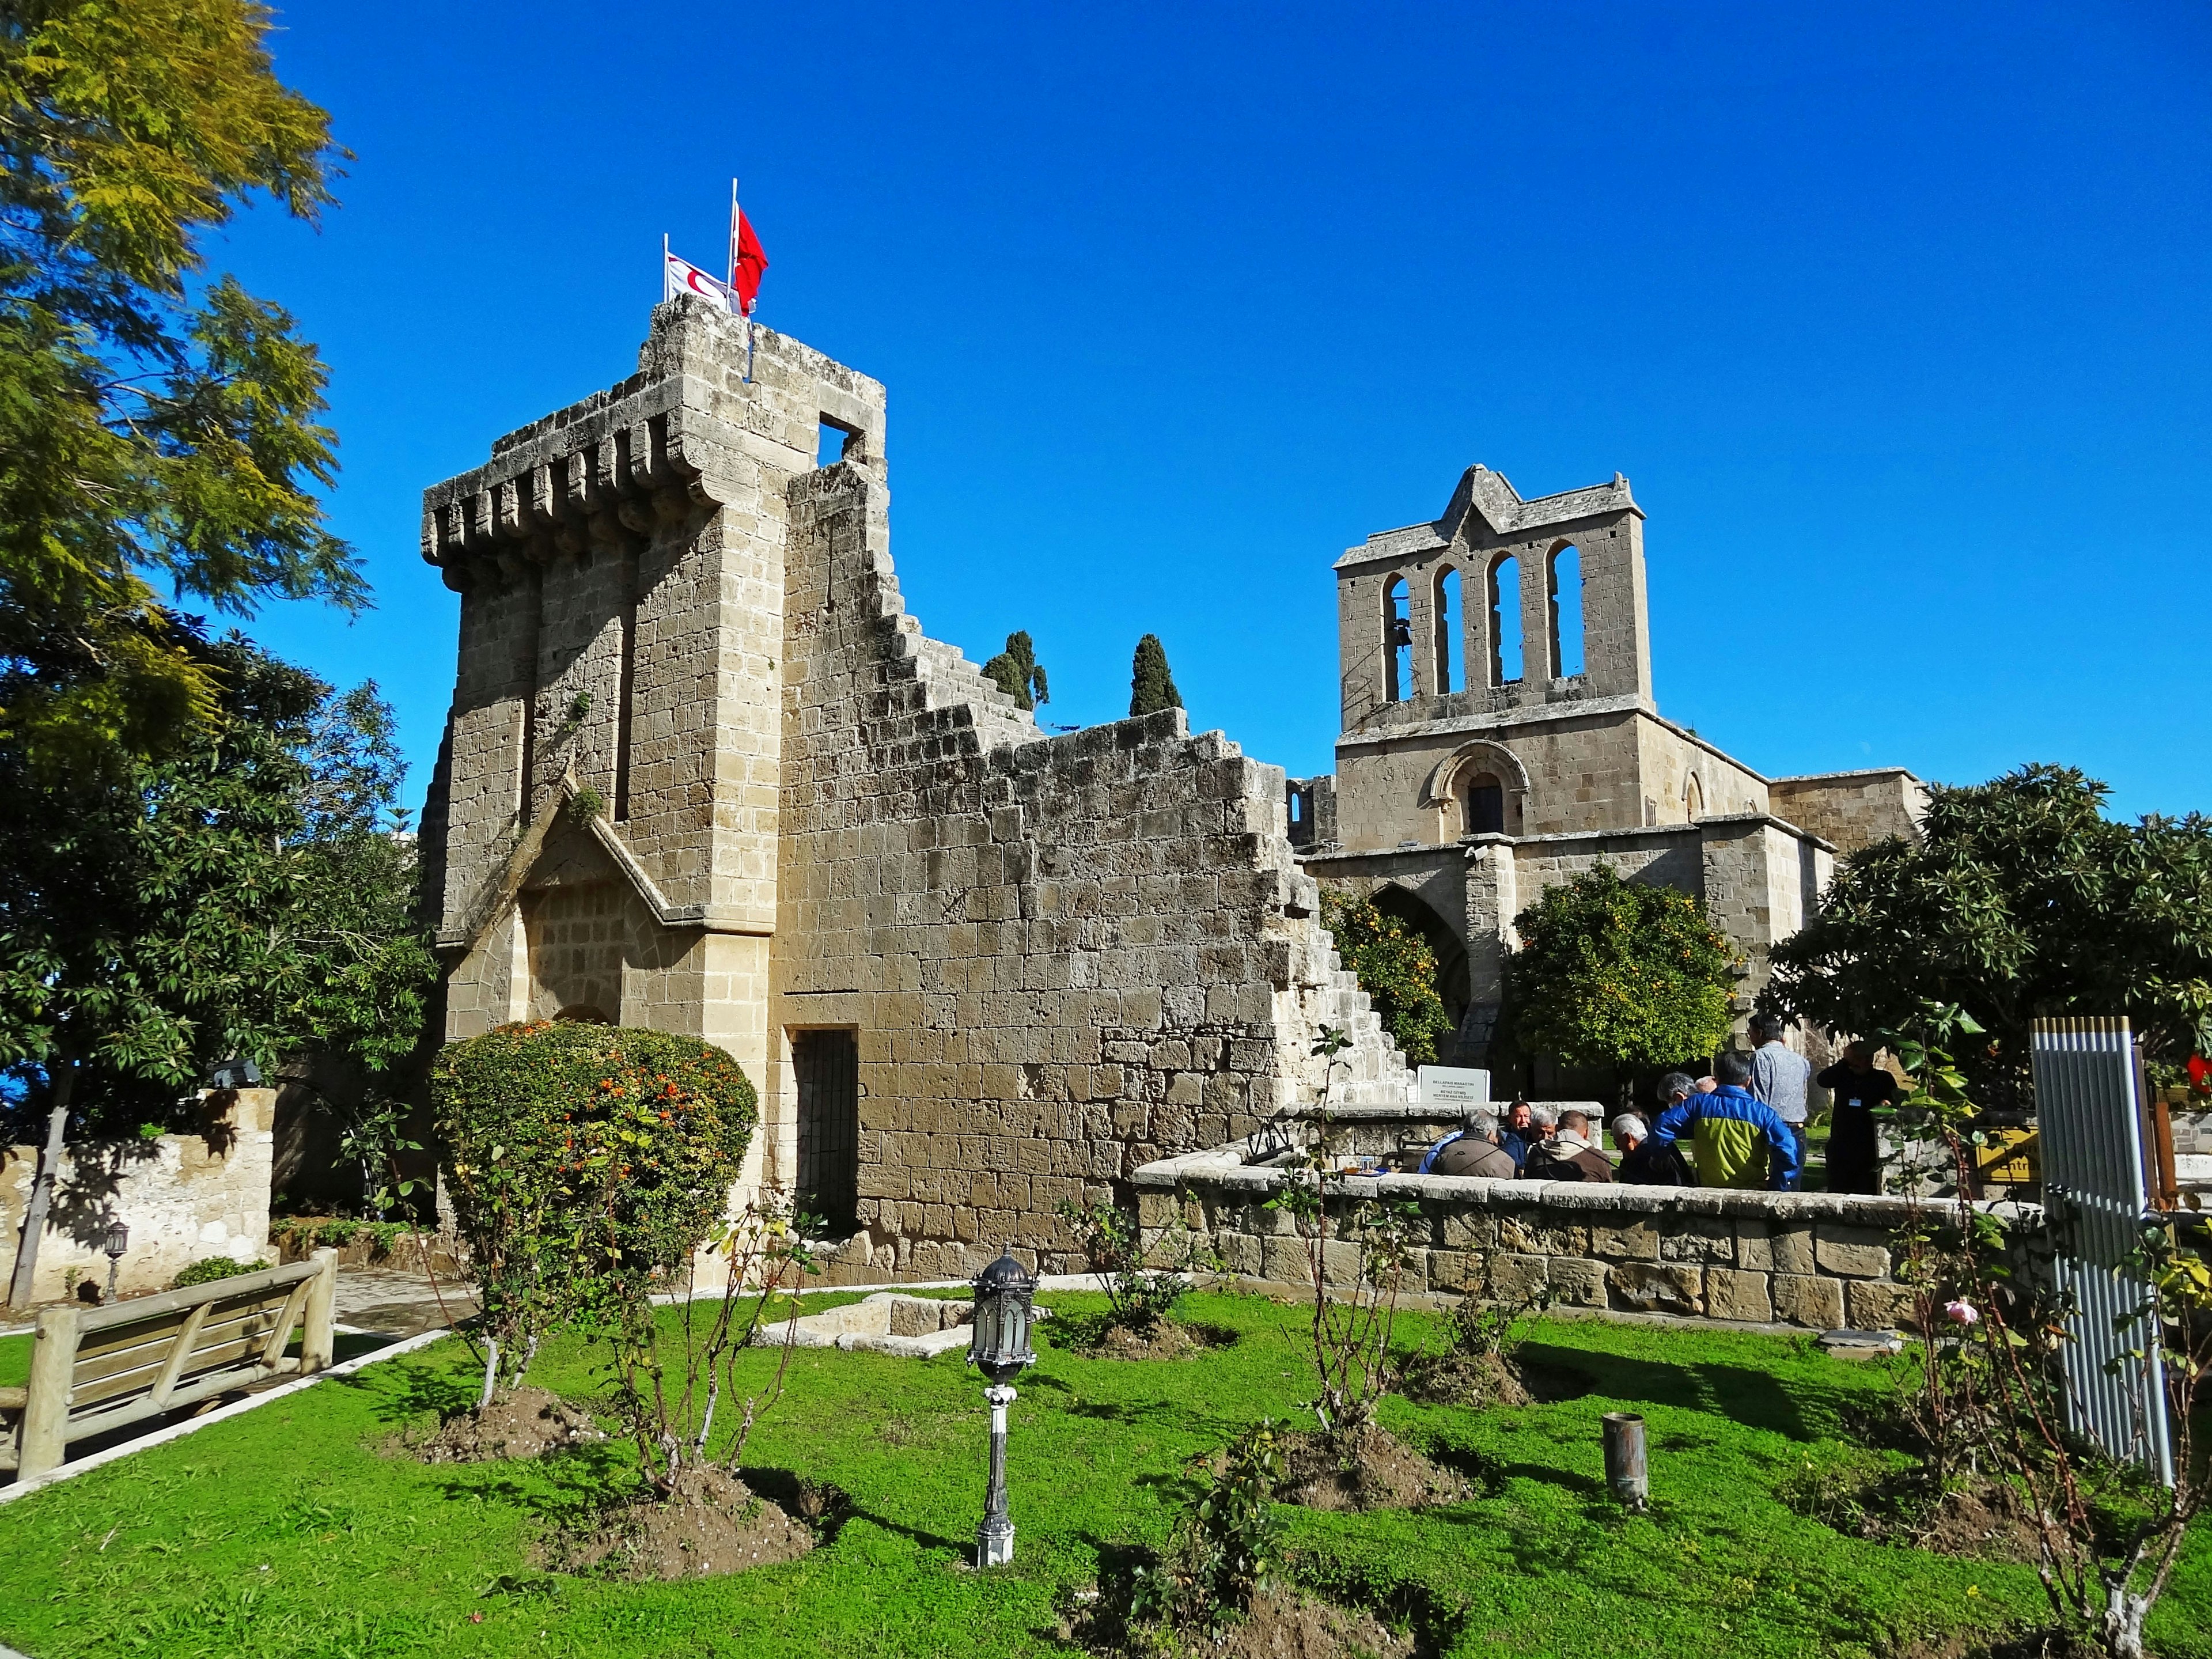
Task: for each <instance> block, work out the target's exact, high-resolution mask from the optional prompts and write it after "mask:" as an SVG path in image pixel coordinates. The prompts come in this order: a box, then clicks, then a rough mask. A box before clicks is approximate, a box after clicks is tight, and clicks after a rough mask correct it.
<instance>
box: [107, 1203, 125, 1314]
mask: <svg viewBox="0 0 2212 1659" xmlns="http://www.w3.org/2000/svg"><path fill="white" fill-rule="evenodd" d="M130 1248H131V1229H130V1228H128V1227H126V1226H125V1225H123V1224H122V1223H121V1222H120V1221H111V1222H109V1223H108V1224H107V1299H108V1301H109V1302H110V1303H111V1304H112V1303H113V1302H114V1300H115V1275H116V1273H118V1271H119V1270H120V1269H121V1267H122V1266H123V1253H124V1252H125V1250H127V1249H130Z"/></svg>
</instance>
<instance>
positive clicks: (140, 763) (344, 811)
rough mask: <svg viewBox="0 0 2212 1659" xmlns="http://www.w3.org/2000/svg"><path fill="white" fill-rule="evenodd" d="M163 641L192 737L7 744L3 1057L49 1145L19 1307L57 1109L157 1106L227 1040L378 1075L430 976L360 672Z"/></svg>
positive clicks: (382, 747) (385, 761) (396, 1049)
mask: <svg viewBox="0 0 2212 1659" xmlns="http://www.w3.org/2000/svg"><path fill="white" fill-rule="evenodd" d="M178 637H179V640H181V641H184V642H185V643H186V644H187V645H188V646H189V647H191V650H192V652H193V653H194V657H195V663H196V666H197V667H198V668H199V669H200V670H201V671H204V672H205V673H206V674H207V675H208V678H209V681H210V684H213V685H215V686H216V688H217V695H218V698H219V701H218V702H217V704H216V719H215V720H214V722H213V723H212V725H210V726H206V727H202V728H196V729H197V731H198V733H199V735H198V736H197V738H195V739H194V740H192V741H191V742H190V743H188V744H182V745H180V746H179V747H177V748H175V749H174V750H173V751H172V752H169V753H167V754H165V755H163V756H161V757H155V758H145V759H139V760H136V761H132V762H131V763H128V764H126V765H124V766H121V767H120V768H94V769H84V770H82V771H79V772H76V773H73V774H65V775H53V774H51V773H49V772H48V771H46V769H44V768H43V767H41V766H40V764H39V763H38V762H37V759H36V757H34V756H33V754H32V752H31V750H30V748H29V745H27V744H24V743H22V742H11V741H7V740H4V739H0V793H4V794H5V797H6V798H7V799H9V801H10V802H12V803H13V807H12V810H11V811H9V812H8V813H6V814H4V815H0V1069H4V1071H5V1073H6V1074H7V1075H8V1076H9V1079H10V1080H11V1082H12V1083H13V1084H14V1085H15V1092H16V1093H17V1095H18V1097H19V1101H20V1103H19V1104H18V1106H17V1108H16V1109H15V1114H14V1115H15V1116H16V1117H17V1118H18V1120H19V1121H20V1120H23V1119H35V1118H36V1117H39V1116H43V1117H44V1118H45V1120H46V1157H45V1158H42V1159H41V1161H40V1170H39V1174H38V1176H37V1177H36V1180H35V1181H34V1182H33V1193H32V1200H31V1208H32V1211H33V1220H32V1225H27V1226H26V1227H25V1229H24V1232H23V1236H22V1238H21V1243H20V1244H19V1246H18V1249H17V1252H16V1273H15V1281H14V1284H13V1286H12V1289H11V1297H12V1299H14V1300H15V1301H17V1302H21V1300H23V1299H24V1298H25V1297H27V1296H28V1294H29V1288H30V1277H29V1275H30V1273H31V1271H32V1269H33V1267H34V1266H35V1263H36V1259H37V1251H38V1243H39V1237H40V1231H41V1225H42V1224H43V1220H44V1216H45V1208H46V1201H47V1200H48V1199H49V1197H50V1195H51V1189H52V1170H53V1167H54V1164H55V1163H56V1162H57V1161H58V1158H59V1154H60V1150H61V1147H62V1146H63V1144H64V1139H66V1137H67V1135H68V1134H69V1133H70V1129H71V1128H72V1127H74V1128H75V1130H76V1133H79V1134H80V1135H86V1134H91V1135H99V1134H112V1133H119V1132H127V1131H128V1130H129V1129H130V1128H131V1127H133V1126H135V1125H136V1124H137V1123H139V1122H141V1121H144V1120H145V1119H147V1118H149V1117H161V1118H166V1117H167V1116H168V1115H169V1114H170V1112H171V1109H172V1105H171V1103H173V1101H174V1100H175V1099H176V1097H177V1096H178V1095H179V1093H180V1092H181V1091H186V1090H189V1089H191V1087H193V1086H194V1085H197V1083H198V1082H199V1081H200V1079H203V1078H204V1076H205V1075H206V1074H207V1073H208V1071H209V1069H210V1067H211V1066H213V1065H214V1063H215V1062H216V1061H217V1060H222V1059H224V1058H226V1057H228V1056H229V1055H231V1054H244V1055H246V1056H247V1057H249V1058H251V1059H252V1060H255V1061H256V1062H258V1064H259V1065H260V1066H261V1067H262V1069H263V1070H264V1073H267V1072H270V1071H271V1070H273V1068H274V1067H275V1066H276V1062H277V1060H279V1058H280V1057H282V1056H283V1055H286V1054H291V1053H294V1052H297V1051H300V1050H302V1049H305V1050H312V1051H319V1052H322V1053H325V1054H332V1055H335V1056H337V1057H339V1058H342V1059H343V1060H346V1061H348V1062H349V1063H350V1064H352V1065H354V1066H357V1067H359V1068H360V1069H361V1070H362V1071H364V1072H366V1073H368V1074H370V1077H371V1079H372V1082H374V1079H376V1078H377V1077H378V1076H380V1075H381V1074H383V1073H387V1072H388V1071H389V1070H390V1069H391V1068H392V1067H394V1066H397V1065H398V1064H399V1063H400V1062H401V1061H403V1060H405V1059H406V1058H407V1057H408V1056H409V1055H410V1054H411V1053H412V1052H413V1050H414V1048H415V1047H416V1042H417V1040H418V1036H419V1034H420V1032H421V1030H422V1015H423V1009H424V1006H425V1000H426V999H427V997H428V994H429V991H430V988H431V987H432V986H433V984H435V981H436V977H437V963H436V961H435V958H434V957H432V955H431V954H430V951H429V949H428V941H427V940H426V939H425V938H424V936H423V934H422V930H421V928H420V927H419V926H418V925H417V923H416V920H415V918H414V915H413V896H414V891H413V890H414V886H415V880H416V876H415V865H414V857H413V852H412V848H411V843H410V842H407V841H404V840H402V839H400V838H399V836H398V835H397V834H395V831H397V830H398V829H400V828H401V827H402V826H403V824H404V817H403V815H402V814H400V813H399V812H398V810H397V808H396V806H395V802H396V800H397V798H398V791H399V788H400V786H401V782H402V781H403V779H404V775H405V769H404V766H403V764H402V763H401V762H400V760H399V757H398V749H397V745H396V744H395V742H394V738H393V733H392V715H391V711H390V709H389V708H386V706H385V704H384V703H383V702H382V701H381V700H380V698H379V697H378V696H376V693H375V689H374V687H373V686H363V687H362V688H361V689H359V690H356V691H353V692H350V693H347V694H345V695H343V696H340V695H338V694H337V693H334V692H333V691H332V690H331V688H330V687H329V686H327V685H325V684H323V683H322V682H321V681H319V680H318V679H316V678H314V677H313V675H310V674H307V673H306V672H304V671H301V670H300V669H297V668H294V667H291V666H289V665H286V664H284V663H282V662H279V661H277V660H276V659H275V658H273V657H270V656H268V655H266V654H265V653H262V652H260V651H259V650H258V649H256V648H255V647H253V646H252V645H251V644H249V643H248V642H246V641H244V640H242V639H240V638H238V637H237V636H235V635H233V636H232V637H231V638H229V639H228V640H224V641H219V642H212V643H210V642H209V641H204V640H203V639H201V638H199V637H198V635H197V634H196V633H195V632H193V631H192V630H190V629H179V634H178ZM6 684H8V674H7V672H6V671H0V690H4V688H5V686H6Z"/></svg>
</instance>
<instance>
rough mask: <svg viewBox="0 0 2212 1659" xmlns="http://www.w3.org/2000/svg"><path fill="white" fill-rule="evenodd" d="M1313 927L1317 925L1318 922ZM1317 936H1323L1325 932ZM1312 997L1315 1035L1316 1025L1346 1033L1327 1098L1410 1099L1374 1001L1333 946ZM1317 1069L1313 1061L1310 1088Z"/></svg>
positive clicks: (1381, 1102) (1406, 1075)
mask: <svg viewBox="0 0 2212 1659" xmlns="http://www.w3.org/2000/svg"><path fill="white" fill-rule="evenodd" d="M1314 926H1315V927H1316V929H1319V928H1320V927H1321V924H1320V923H1319V922H1318V921H1316V923H1315V924H1314ZM1322 937H1323V939H1327V937H1328V935H1327V933H1325V932H1324V933H1323V934H1322ZM1313 1000H1314V1001H1316V1002H1317V1003H1318V1005H1319V1012H1317V1013H1316V1017H1315V1027H1316V1035H1317V1034H1318V1031H1319V1028H1320V1027H1321V1026H1323V1025H1334V1026H1335V1027H1337V1028H1338V1029H1339V1030H1343V1031H1346V1032H1348V1033H1350V1035H1351V1037H1352V1047H1350V1048H1346V1050H1345V1051H1344V1052H1343V1053H1342V1054H1339V1055H1338V1056H1337V1060H1336V1077H1335V1085H1334V1088H1333V1089H1332V1090H1331V1091H1330V1097H1331V1099H1333V1100H1334V1102H1335V1103H1337V1104H1338V1105H1340V1106H1398V1105H1403V1104H1404V1103H1406V1102H1407V1101H1409V1100H1411V1099H1412V1098H1413V1088H1414V1082H1415V1079H1414V1076H1413V1072H1412V1071H1411V1070H1410V1069H1409V1068H1408V1067H1407V1064H1406V1058H1405V1056H1404V1055H1403V1054H1400V1053H1399V1052H1398V1045H1397V1043H1396V1042H1395V1040H1393V1039H1392V1037H1391V1036H1390V1034H1389V1032H1388V1031H1386V1030H1383V1016H1382V1015H1380V1014H1378V1013H1376V1012H1375V1003H1374V1000H1373V999H1372V998H1370V996H1369V995H1368V994H1367V993H1366V992H1364V991H1363V990H1361V989H1360V988H1359V979H1358V975H1355V974H1354V973H1352V970H1351V969H1348V968H1346V966H1345V965H1344V964H1343V963H1342V962H1341V961H1340V959H1339V958H1338V957H1337V954H1336V952H1335V951H1333V950H1332V951H1329V952H1328V980H1327V981H1326V982H1325V983H1324V984H1323V986H1322V988H1321V990H1320V992H1319V993H1318V994H1316V997H1315V998H1314V999H1313ZM1318 1071H1319V1066H1318V1063H1316V1078H1315V1084H1316V1087H1318V1086H1319V1084H1320V1081H1321V1079H1320V1078H1319V1076H1318Z"/></svg>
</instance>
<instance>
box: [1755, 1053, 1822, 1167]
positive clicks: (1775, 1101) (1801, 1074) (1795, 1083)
mask: <svg viewBox="0 0 2212 1659" xmlns="http://www.w3.org/2000/svg"><path fill="white" fill-rule="evenodd" d="M1783 1031H1784V1025H1783V1023H1782V1021H1781V1020H1780V1019H1778V1018H1776V1017H1775V1016H1774V1015H1772V1014H1761V1015H1759V1017H1758V1018H1756V1019H1754V1020H1753V1021H1752V1022H1751V1040H1752V1042H1753V1043H1755V1044H1757V1045H1758V1046H1757V1047H1756V1048H1754V1049H1753V1052H1752V1056H1751V1097H1752V1098H1753V1100H1759V1101H1764V1102H1765V1103H1766V1104H1768V1105H1769V1106H1771V1107H1772V1108H1773V1109H1774V1115H1776V1116H1777V1117H1778V1118H1780V1119H1781V1120H1782V1121H1784V1123H1786V1124H1788V1125H1789V1126H1790V1133H1791V1134H1793V1135H1795V1136H1796V1138H1797V1170H1798V1174H1797V1176H1796V1181H1794V1182H1792V1183H1791V1184H1792V1185H1793V1186H1802V1185H1803V1184H1804V1179H1805V1176H1804V1170H1805V1099H1806V1096H1805V1087H1806V1085H1808V1084H1809V1083H1810V1082H1812V1080H1813V1062H1812V1061H1811V1060H1808V1059H1806V1058H1805V1056H1804V1055H1802V1054H1799V1053H1797V1052H1796V1050H1795V1049H1793V1048H1790V1046H1789V1045H1788V1044H1786V1043H1784V1042H1783V1041H1782V1033H1783Z"/></svg>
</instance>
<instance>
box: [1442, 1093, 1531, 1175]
mask: <svg viewBox="0 0 2212 1659" xmlns="http://www.w3.org/2000/svg"><path fill="white" fill-rule="evenodd" d="M1419 1173H1421V1174H1422V1175H1440V1176H1475V1177H1477V1178H1478V1179H1480V1180H1485V1181H1510V1180H1512V1179H1513V1177H1514V1176H1516V1175H1517V1174H1518V1173H1519V1171H1518V1170H1516V1169H1515V1168H1514V1167H1513V1155H1512V1154H1511V1153H1510V1152H1507V1151H1506V1150H1505V1148H1504V1147H1503V1146H1499V1145H1498V1120H1497V1118H1496V1117H1495V1116H1493V1115H1492V1114H1490V1113H1488V1112H1486V1111H1484V1110H1482V1109H1480V1107H1477V1108H1474V1109H1470V1110H1469V1111H1468V1115H1467V1124H1466V1127H1464V1128H1461V1129H1457V1130H1455V1131H1454V1132H1453V1133H1450V1134H1448V1135H1446V1136H1445V1137H1444V1138H1443V1139H1442V1140H1439V1141H1438V1142H1437V1144H1436V1145H1435V1146H1431V1147H1430V1148H1429V1152H1428V1156H1427V1157H1426V1158H1423V1159H1422V1160H1421V1166H1420V1170H1419Z"/></svg>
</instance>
